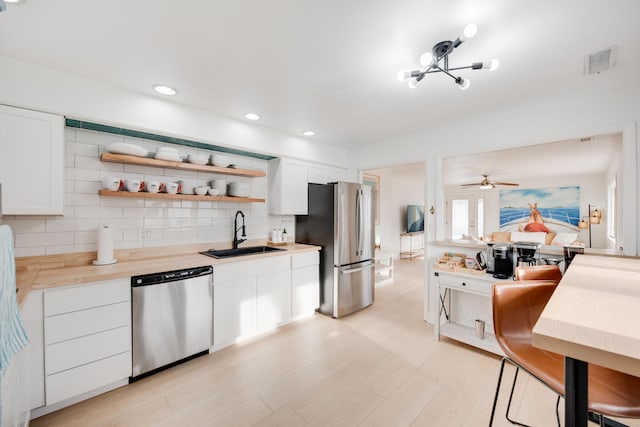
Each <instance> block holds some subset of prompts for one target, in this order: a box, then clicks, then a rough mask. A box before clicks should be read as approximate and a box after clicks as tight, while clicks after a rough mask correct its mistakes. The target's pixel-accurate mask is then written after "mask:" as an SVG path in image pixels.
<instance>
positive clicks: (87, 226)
mask: <svg viewBox="0 0 640 427" xmlns="http://www.w3.org/2000/svg"><path fill="white" fill-rule="evenodd" d="M99 226H100V220H99V219H72V218H47V220H46V232H47V233H59V232H63V231H87V230H97V229H98V227H99Z"/></svg>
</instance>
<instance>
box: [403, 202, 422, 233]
mask: <svg viewBox="0 0 640 427" xmlns="http://www.w3.org/2000/svg"><path fill="white" fill-rule="evenodd" d="M419 231H424V206H421V205H408V206H407V232H408V233H416V232H419Z"/></svg>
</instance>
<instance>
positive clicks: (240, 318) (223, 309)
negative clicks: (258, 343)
mask: <svg viewBox="0 0 640 427" xmlns="http://www.w3.org/2000/svg"><path fill="white" fill-rule="evenodd" d="M255 289H256V281H255V278H243V279H240V280H229V281H218V280H216V279H215V278H214V282H213V345H220V344H227V343H232V342H234V341H235V340H236V339H238V338H240V337H247V336H250V335H252V334H253V333H255V329H256V291H255Z"/></svg>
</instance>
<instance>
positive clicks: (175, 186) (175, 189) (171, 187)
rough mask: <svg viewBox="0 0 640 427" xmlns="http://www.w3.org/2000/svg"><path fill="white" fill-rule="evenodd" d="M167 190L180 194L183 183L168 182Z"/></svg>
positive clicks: (170, 192)
mask: <svg viewBox="0 0 640 427" xmlns="http://www.w3.org/2000/svg"><path fill="white" fill-rule="evenodd" d="M165 190H166V191H167V193H169V194H178V193H179V192H180V190H182V185H180V184H179V183H177V182H168V183H167V185H166V186H165Z"/></svg>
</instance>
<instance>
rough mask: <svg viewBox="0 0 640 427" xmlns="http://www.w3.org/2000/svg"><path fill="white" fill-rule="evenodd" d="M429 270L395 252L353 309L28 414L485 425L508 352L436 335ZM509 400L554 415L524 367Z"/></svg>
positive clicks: (546, 417)
mask: <svg viewBox="0 0 640 427" xmlns="http://www.w3.org/2000/svg"><path fill="white" fill-rule="evenodd" d="M423 269H424V262H423V261H422V260H419V259H418V260H415V259H414V260H411V261H405V260H402V261H398V262H397V263H396V270H395V281H394V283H392V284H389V285H386V286H383V287H381V288H378V289H377V290H376V302H375V304H374V305H373V306H371V307H369V308H367V309H365V310H362V311H360V312H358V313H356V314H353V315H351V316H347V317H345V318H343V319H340V320H334V319H330V318H328V317H325V316H322V315H319V314H317V315H315V316H313V317H311V318H309V319H305V320H301V321H299V322H296V323H293V324H290V325H287V326H285V327H282V328H280V329H278V330H277V331H274V332H271V333H269V334H266V335H263V336H261V337H259V338H256V339H254V340H251V341H250V342H245V343H242V344H239V345H235V346H232V347H228V348H226V349H224V350H221V351H218V352H216V353H213V354H210V355H207V356H203V357H200V358H198V359H195V360H192V361H190V362H188V363H185V364H182V365H179V366H176V367H174V368H172V369H169V370H166V371H163V372H161V373H159V374H156V375H154V376H151V377H149V378H146V379H144V380H141V381H138V382H136V383H134V384H131V385H129V386H126V387H123V388H120V389H117V390H114V391H112V392H109V393H106V394H104V395H101V396H98V397H95V398H93V399H90V400H87V401H84V402H81V403H78V404H76V405H74V406H71V407H68V408H65V409H62V410H60V411H57V412H55V413H52V414H49V415H46V416H43V417H40V418H38V419H35V420H33V421H32V425H33V426H35V427H39V426H147V425H150V426H180V427H186V426H225V427H226V426H385V427H387V426H430V427H431V426H447V427H449V426H465V427H471V426H485V425H487V423H488V421H489V416H490V413H491V405H492V401H493V393H494V391H495V386H496V382H497V378H498V371H499V367H500V359H499V358H498V357H497V356H494V355H492V354H489V353H485V352H483V351H481V350H476V349H474V348H472V347H468V346H465V345H463V344H459V343H457V342H455V341H452V340H450V341H449V340H446V339H443V341H441V342H437V341H435V340H434V338H433V327H432V325H429V324H427V323H425V322H424V321H423V320H422V317H423V292H422V289H423ZM512 378H513V369H511V368H510V367H508V368H507V369H506V372H505V378H504V381H503V386H502V390H501V395H500V396H501V399H500V401H499V403H498V409H497V411H498V414H497V419H496V422H495V423H494V425H495V426H510V425H511V424H509V423H508V422H507V421H506V420H505V419H504V411H505V409H506V402H507V399H508V395H509V387H510V386H511V379H512ZM561 406H562V404H561ZM511 411H512V415H513V416H514V417H516V418H517V419H518V420H519V421H521V422H524V423H527V424H530V425H534V426H554V425H556V421H555V396H554V395H553V393H551V392H549V391H548V390H547V389H546V388H545V387H544V386H542V385H541V384H539V383H538V382H537V381H535V380H532V379H530V378H529V377H527V376H526V375H521V376H520V377H519V380H518V384H517V387H516V391H515V393H514V401H513V404H512V409H511ZM561 411H562V408H561ZM625 423H626V424H628V425H630V426H634V427H638V426H640V422H638V421H637V420H625Z"/></svg>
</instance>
